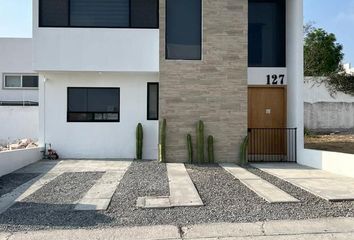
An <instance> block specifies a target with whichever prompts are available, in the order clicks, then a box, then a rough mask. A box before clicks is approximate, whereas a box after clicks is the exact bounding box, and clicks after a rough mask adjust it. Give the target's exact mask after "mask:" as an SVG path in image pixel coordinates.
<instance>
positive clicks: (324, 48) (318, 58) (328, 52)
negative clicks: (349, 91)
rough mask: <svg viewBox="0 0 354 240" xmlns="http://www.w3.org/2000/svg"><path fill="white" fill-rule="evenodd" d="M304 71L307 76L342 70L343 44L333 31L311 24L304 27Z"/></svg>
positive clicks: (328, 73)
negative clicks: (329, 31) (328, 31)
mask: <svg viewBox="0 0 354 240" xmlns="http://www.w3.org/2000/svg"><path fill="white" fill-rule="evenodd" d="M304 30H305V44H304V61H305V66H304V71H305V75H306V76H328V75H331V74H333V73H337V72H339V71H340V70H341V61H342V60H343V57H344V54H343V52H342V51H343V46H342V45H341V44H339V43H337V39H336V36H335V35H334V34H333V33H327V32H326V31H325V30H323V29H321V28H314V27H313V26H312V25H311V24H307V25H305V27H304Z"/></svg>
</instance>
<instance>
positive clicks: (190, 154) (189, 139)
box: [187, 134, 193, 163]
mask: <svg viewBox="0 0 354 240" xmlns="http://www.w3.org/2000/svg"><path fill="white" fill-rule="evenodd" d="M187 146H188V163H193V145H192V136H191V135H190V134H188V135H187Z"/></svg>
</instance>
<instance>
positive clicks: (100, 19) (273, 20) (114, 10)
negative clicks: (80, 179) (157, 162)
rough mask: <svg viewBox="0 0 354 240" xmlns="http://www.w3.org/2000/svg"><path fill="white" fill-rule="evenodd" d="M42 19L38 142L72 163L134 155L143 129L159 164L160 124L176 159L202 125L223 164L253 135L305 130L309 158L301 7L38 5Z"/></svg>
mask: <svg viewBox="0 0 354 240" xmlns="http://www.w3.org/2000/svg"><path fill="white" fill-rule="evenodd" d="M33 16H34V17H33V44H32V45H33V70H34V71H35V72H37V73H38V75H39V89H40V94H39V102H40V143H41V144H42V145H44V144H45V143H51V144H52V147H53V148H55V149H56V150H57V151H58V152H59V154H60V155H61V156H62V157H63V158H134V157H135V128H136V125H137V124H138V123H139V122H140V123H142V125H143V128H144V151H143V158H145V159H156V158H157V156H158V132H159V130H158V128H159V120H162V119H166V120H167V141H166V142H167V161H169V162H186V161H187V147H186V135H187V134H188V133H191V134H192V137H193V138H194V140H195V127H196V126H195V125H196V122H197V121H198V120H203V121H204V124H205V131H206V135H213V136H214V139H215V146H214V148H215V159H216V160H217V161H218V162H237V161H238V160H239V149H240V145H241V143H242V141H243V139H244V138H245V137H246V136H247V135H249V134H250V130H252V129H288V128H291V129H295V131H296V132H297V133H298V134H297V137H296V138H294V140H293V142H292V143H291V145H294V146H295V148H294V149H295V152H296V153H295V155H300V154H301V150H302V149H303V137H302V135H303V134H302V133H303V102H302V98H301V97H302V84H303V53H302V52H303V51H302V39H303V34H302V25H303V14H302V0H115V1H113V0H110V1H98V0H96V1H94V0H90V1H88V0H65V1H62V0H34V1H33ZM266 136H268V137H270V138H274V137H275V138H277V134H275V135H272V136H273V137H271V135H266ZM256 138H258V137H256ZM251 141H252V139H251ZM255 141H256V142H258V141H259V139H258V140H257V139H256V140H255ZM288 141H289V140H288ZM264 142H267V141H264ZM285 142H287V140H285ZM276 143H277V142H276V141H275V144H276ZM286 144H287V145H288V143H286ZM268 147H269V146H268ZM271 147H272V146H271ZM271 147H270V148H271ZM281 148H282V149H283V150H284V154H285V155H287V151H288V150H289V147H288V146H283V147H281ZM254 154H257V152H254Z"/></svg>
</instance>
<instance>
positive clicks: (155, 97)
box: [147, 83, 159, 120]
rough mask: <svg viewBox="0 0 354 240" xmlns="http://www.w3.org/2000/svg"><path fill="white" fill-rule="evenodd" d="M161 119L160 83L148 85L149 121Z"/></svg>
mask: <svg viewBox="0 0 354 240" xmlns="http://www.w3.org/2000/svg"><path fill="white" fill-rule="evenodd" d="M158 119H159V83H148V85H147V120H158Z"/></svg>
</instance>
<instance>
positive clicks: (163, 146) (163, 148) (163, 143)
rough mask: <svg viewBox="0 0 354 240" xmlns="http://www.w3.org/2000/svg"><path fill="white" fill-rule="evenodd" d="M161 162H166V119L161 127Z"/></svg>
mask: <svg viewBox="0 0 354 240" xmlns="http://www.w3.org/2000/svg"><path fill="white" fill-rule="evenodd" d="M159 161H160V162H166V119H164V120H163V121H162V123H161V126H160V144H159Z"/></svg>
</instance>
